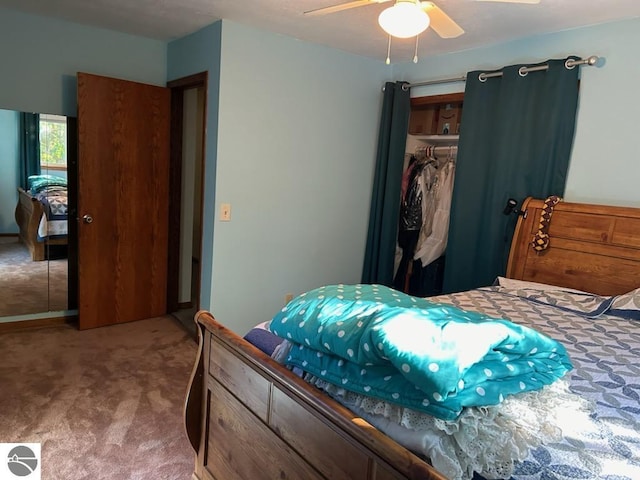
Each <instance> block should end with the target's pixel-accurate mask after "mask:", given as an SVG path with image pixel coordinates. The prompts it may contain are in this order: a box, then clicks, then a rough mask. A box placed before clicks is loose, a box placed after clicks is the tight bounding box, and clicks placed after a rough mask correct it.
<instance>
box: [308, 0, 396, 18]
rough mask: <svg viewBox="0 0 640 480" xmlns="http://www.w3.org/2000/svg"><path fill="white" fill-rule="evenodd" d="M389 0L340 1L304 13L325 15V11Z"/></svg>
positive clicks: (387, 0)
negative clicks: (337, 3)
mask: <svg viewBox="0 0 640 480" xmlns="http://www.w3.org/2000/svg"><path fill="white" fill-rule="evenodd" d="M389 1H391V0H355V1H353V2H346V3H341V4H339V5H333V6H331V7H322V8H316V9H314V10H309V11H306V12H304V14H305V15H309V16H311V15H326V14H327V13H335V12H341V11H342V10H348V9H350V8H356V7H364V6H365V5H373V4H374V3H385V2H389Z"/></svg>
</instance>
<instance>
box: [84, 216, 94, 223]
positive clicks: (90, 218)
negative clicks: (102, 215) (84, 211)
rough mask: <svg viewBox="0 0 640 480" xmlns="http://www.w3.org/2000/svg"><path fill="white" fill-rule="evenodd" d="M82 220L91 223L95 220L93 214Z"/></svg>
mask: <svg viewBox="0 0 640 480" xmlns="http://www.w3.org/2000/svg"><path fill="white" fill-rule="evenodd" d="M82 221H83V222H84V223H91V222H93V217H92V216H91V215H85V216H83V217H82Z"/></svg>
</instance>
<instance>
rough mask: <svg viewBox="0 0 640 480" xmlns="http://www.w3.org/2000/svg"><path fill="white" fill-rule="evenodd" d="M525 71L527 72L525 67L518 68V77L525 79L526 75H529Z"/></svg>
mask: <svg viewBox="0 0 640 480" xmlns="http://www.w3.org/2000/svg"><path fill="white" fill-rule="evenodd" d="M526 70H527V67H520V68H519V69H518V75H520V76H521V77H526V76H527V74H528V73H529V72H527V71H526Z"/></svg>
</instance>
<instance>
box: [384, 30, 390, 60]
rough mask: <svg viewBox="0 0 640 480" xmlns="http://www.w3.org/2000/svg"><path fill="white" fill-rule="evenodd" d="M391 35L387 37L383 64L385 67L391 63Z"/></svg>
mask: <svg viewBox="0 0 640 480" xmlns="http://www.w3.org/2000/svg"><path fill="white" fill-rule="evenodd" d="M390 57H391V35H389V43H388V44H387V61H386V62H385V63H386V64H387V65H389V64H390V63H391V58H390Z"/></svg>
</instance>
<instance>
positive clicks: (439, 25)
mask: <svg viewBox="0 0 640 480" xmlns="http://www.w3.org/2000/svg"><path fill="white" fill-rule="evenodd" d="M420 5H421V6H422V8H423V9H424V11H425V12H427V15H429V18H430V19H431V23H430V24H429V26H430V27H431V28H433V29H434V30H435V32H436V33H437V34H438V35H440V36H441V37H442V38H456V37H459V36H460V35H462V34H463V33H464V30H463V29H462V27H460V25H458V24H457V23H456V22H454V21H453V20H452V19H451V17H450V16H449V15H447V14H446V13H444V12H443V11H442V9H441V8H440V7H438V6H437V5H435V4H434V3H433V2H421V4H420Z"/></svg>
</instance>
